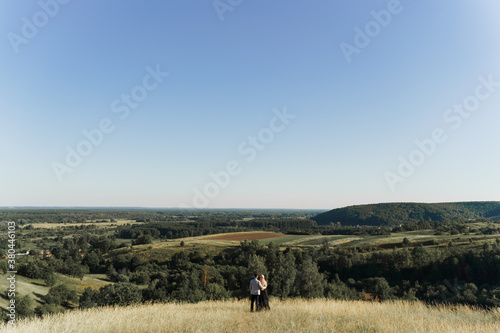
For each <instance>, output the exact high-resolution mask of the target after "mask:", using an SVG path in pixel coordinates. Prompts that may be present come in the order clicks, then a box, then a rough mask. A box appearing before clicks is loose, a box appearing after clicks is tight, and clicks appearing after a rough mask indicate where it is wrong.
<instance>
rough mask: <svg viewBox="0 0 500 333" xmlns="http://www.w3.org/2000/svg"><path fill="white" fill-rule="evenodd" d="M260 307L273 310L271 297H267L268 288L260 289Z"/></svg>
mask: <svg viewBox="0 0 500 333" xmlns="http://www.w3.org/2000/svg"><path fill="white" fill-rule="evenodd" d="M259 307H260V308H261V309H265V310H271V308H270V307H269V298H268V297H267V288H266V289H264V290H261V291H260V297H259Z"/></svg>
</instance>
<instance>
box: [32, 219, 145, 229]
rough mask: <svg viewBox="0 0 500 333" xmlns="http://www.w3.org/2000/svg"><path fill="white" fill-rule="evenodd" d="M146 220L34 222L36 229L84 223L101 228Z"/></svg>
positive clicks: (74, 225) (77, 225)
mask: <svg viewBox="0 0 500 333" xmlns="http://www.w3.org/2000/svg"><path fill="white" fill-rule="evenodd" d="M143 223H144V222H136V221H135V220H116V221H115V222H82V223H33V224H31V225H32V226H33V227H34V228H35V229H36V228H39V229H55V228H64V227H80V226H82V225H84V226H87V225H94V226H96V227H99V228H104V227H115V226H120V225H126V224H143Z"/></svg>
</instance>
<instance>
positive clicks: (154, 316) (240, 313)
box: [0, 299, 500, 333]
mask: <svg viewBox="0 0 500 333" xmlns="http://www.w3.org/2000/svg"><path fill="white" fill-rule="evenodd" d="M0 331H1V332H6V333H7V332H8V333H17V332H19V333H20V332H22V333H43V332H51V333H52V332H73V333H77V332H103V333H111V332H113V333H114V332H120V333H128V332H130V333H132V332H204V333H216V332H217V333H218V332H384V333H385V332H436V333H437V332H439V333H442V332H460V333H467V332H470V333H472V332H474V333H475V332H499V331H500V312H499V311H498V309H494V310H491V311H485V310H477V309H474V308H471V307H467V306H428V305H425V304H423V303H421V302H404V301H390V302H383V303H376V302H373V303H372V302H362V301H333V300H324V299H314V300H305V299H302V300H298V299H295V300H292V299H289V300H286V301H279V300H275V299H272V300H271V310H270V311H262V312H254V313H251V312H250V311H249V302H248V301H219V302H214V301H206V302H200V303H196V304H187V303H159V304H147V305H137V306H129V307H107V308H93V309H89V310H75V311H69V312H66V313H60V314H56V315H49V316H46V317H45V318H43V319H39V318H36V319H28V320H22V321H20V322H18V323H17V324H16V326H15V327H10V326H7V324H1V325H0Z"/></svg>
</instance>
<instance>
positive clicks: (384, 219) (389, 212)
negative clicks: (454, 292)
mask: <svg viewBox="0 0 500 333" xmlns="http://www.w3.org/2000/svg"><path fill="white" fill-rule="evenodd" d="M456 218H464V219H476V218H492V219H500V202H497V201H478V202H448V203H413V202H401V203H380V204H371V205H356V206H348V207H344V208H337V209H333V210H330V211H328V212H325V213H321V214H319V215H316V216H315V217H313V218H312V219H313V220H314V221H316V222H317V223H318V224H320V225H325V224H326V225H327V224H330V223H331V222H333V223H336V222H340V223H341V224H342V225H343V226H348V225H372V226H377V225H387V226H393V225H399V224H401V223H405V222H414V223H416V222H419V221H432V222H434V221H437V222H442V221H446V220H450V219H456Z"/></svg>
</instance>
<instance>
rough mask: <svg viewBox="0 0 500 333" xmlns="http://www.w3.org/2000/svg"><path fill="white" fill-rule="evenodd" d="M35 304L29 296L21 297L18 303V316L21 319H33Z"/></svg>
mask: <svg viewBox="0 0 500 333" xmlns="http://www.w3.org/2000/svg"><path fill="white" fill-rule="evenodd" d="M33 303H34V302H33V300H32V299H31V297H30V296H29V295H24V296H22V297H20V298H19V299H18V300H17V302H16V315H17V316H19V318H29V317H33V316H34V315H35V309H34V308H33Z"/></svg>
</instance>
